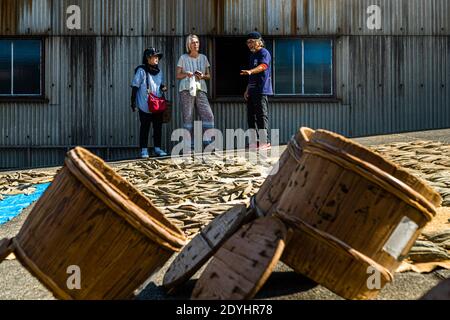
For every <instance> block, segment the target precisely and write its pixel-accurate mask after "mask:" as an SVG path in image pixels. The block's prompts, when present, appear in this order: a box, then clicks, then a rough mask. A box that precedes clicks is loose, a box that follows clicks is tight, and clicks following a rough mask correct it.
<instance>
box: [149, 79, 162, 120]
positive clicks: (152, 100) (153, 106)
mask: <svg viewBox="0 0 450 320" xmlns="http://www.w3.org/2000/svg"><path fill="white" fill-rule="evenodd" d="M147 92H148V100H147V104H148V111H150V112H151V113H161V112H164V111H166V109H167V101H166V99H165V98H164V96H163V97H162V98H159V97H157V96H156V95H154V94H153V93H151V92H150V83H149V81H148V79H147Z"/></svg>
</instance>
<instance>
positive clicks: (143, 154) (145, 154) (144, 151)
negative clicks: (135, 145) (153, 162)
mask: <svg viewBox="0 0 450 320" xmlns="http://www.w3.org/2000/svg"><path fill="white" fill-rule="evenodd" d="M149 157H150V156H149V155H148V149H147V148H142V149H141V158H142V159H147V158H149Z"/></svg>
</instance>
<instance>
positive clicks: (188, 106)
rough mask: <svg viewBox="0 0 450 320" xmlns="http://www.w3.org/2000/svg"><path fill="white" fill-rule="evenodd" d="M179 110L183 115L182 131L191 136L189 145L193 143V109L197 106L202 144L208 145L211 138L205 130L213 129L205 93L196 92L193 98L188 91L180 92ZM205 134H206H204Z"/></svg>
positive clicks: (212, 118) (212, 117) (212, 119)
mask: <svg viewBox="0 0 450 320" xmlns="http://www.w3.org/2000/svg"><path fill="white" fill-rule="evenodd" d="M180 102H181V110H182V113H183V126H184V129H186V130H187V131H189V133H190V134H191V144H192V145H193V143H194V142H193V141H194V139H193V138H194V137H193V134H194V107H195V106H197V113H198V115H199V117H200V120H201V121H202V128H203V134H204V136H203V142H205V143H210V142H211V136H210V135H208V133H207V130H209V129H213V128H214V115H213V112H212V109H211V106H210V105H209V101H208V97H207V95H206V93H205V92H203V91H200V90H199V91H197V96H196V97H193V96H191V95H190V93H189V91H187V90H185V91H181V92H180ZM205 132H206V134H205Z"/></svg>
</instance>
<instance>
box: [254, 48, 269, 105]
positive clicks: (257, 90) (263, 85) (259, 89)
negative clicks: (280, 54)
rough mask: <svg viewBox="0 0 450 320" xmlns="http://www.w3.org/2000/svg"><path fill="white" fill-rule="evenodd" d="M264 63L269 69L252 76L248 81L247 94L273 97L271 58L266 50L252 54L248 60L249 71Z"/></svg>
mask: <svg viewBox="0 0 450 320" xmlns="http://www.w3.org/2000/svg"><path fill="white" fill-rule="evenodd" d="M263 63H265V64H266V65H267V66H268V67H269V68H267V69H266V70H265V71H264V72H260V73H257V74H252V75H250V77H249V81H248V93H249V94H263V95H269V96H270V95H273V89H272V57H271V56H270V52H269V51H268V50H267V49H266V48H262V49H261V50H259V51H258V52H255V53H252V54H251V56H250V60H249V67H250V69H253V68H256V67H257V66H259V65H260V64H263Z"/></svg>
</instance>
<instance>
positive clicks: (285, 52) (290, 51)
mask: <svg viewBox="0 0 450 320" xmlns="http://www.w3.org/2000/svg"><path fill="white" fill-rule="evenodd" d="M301 53H302V51H301V41H300V40H276V41H275V63H274V65H275V92H276V94H299V93H301V92H302V58H301Z"/></svg>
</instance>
